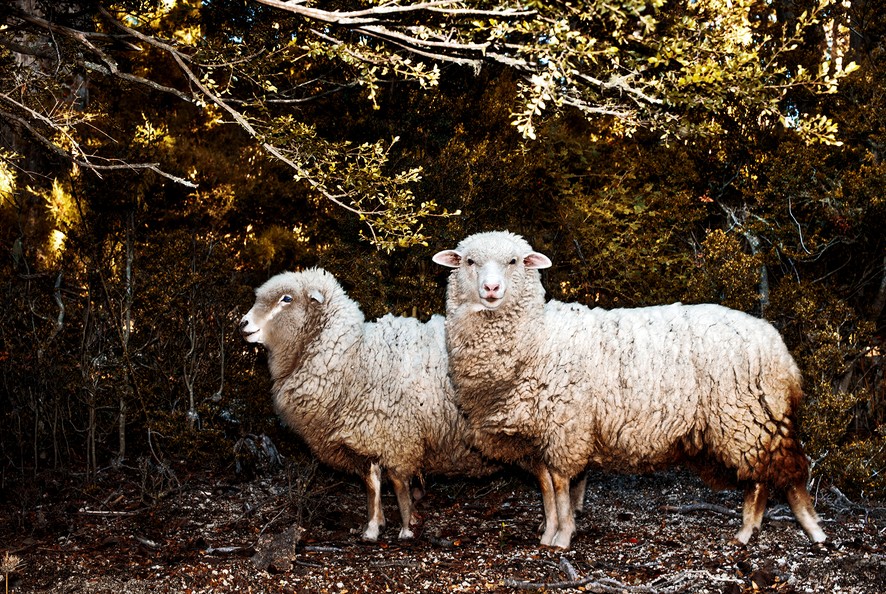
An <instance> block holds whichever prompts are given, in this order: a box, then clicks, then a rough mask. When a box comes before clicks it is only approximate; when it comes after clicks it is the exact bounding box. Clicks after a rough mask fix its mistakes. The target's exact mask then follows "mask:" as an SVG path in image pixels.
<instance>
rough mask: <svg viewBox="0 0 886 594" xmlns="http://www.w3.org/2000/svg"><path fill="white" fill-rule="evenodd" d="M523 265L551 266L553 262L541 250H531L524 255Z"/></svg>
mask: <svg viewBox="0 0 886 594" xmlns="http://www.w3.org/2000/svg"><path fill="white" fill-rule="evenodd" d="M523 265H524V266H526V268H550V267H551V265H552V262H551V260H550V258H548V257H547V256H545V255H544V254H542V253H540V252H529V253H528V254H526V255H525V256H523Z"/></svg>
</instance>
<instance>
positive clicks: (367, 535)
mask: <svg viewBox="0 0 886 594" xmlns="http://www.w3.org/2000/svg"><path fill="white" fill-rule="evenodd" d="M380 532H381V528H380V527H379V526H369V527H368V528H366V530H365V531H364V532H363V536H362V538H363V540H366V541H369V542H375V541H377V540H378V535H379V533H380Z"/></svg>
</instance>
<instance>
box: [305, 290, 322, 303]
mask: <svg viewBox="0 0 886 594" xmlns="http://www.w3.org/2000/svg"><path fill="white" fill-rule="evenodd" d="M308 297H310V298H311V299H313V300H314V301H316V302H317V303H323V302H324V301H326V296H325V295H324V294H323V293H321V292H320V289H311V290H310V291H308Z"/></svg>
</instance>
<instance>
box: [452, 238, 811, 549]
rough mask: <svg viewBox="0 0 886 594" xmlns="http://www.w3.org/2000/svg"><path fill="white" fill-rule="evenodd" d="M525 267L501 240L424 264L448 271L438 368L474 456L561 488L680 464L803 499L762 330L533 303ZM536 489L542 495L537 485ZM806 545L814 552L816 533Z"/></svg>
mask: <svg viewBox="0 0 886 594" xmlns="http://www.w3.org/2000/svg"><path fill="white" fill-rule="evenodd" d="M533 254H534V255H533ZM538 256H539V255H538V254H535V253H534V252H533V251H532V248H531V246H530V245H529V244H528V243H527V242H526V241H525V240H523V238H521V237H519V236H517V235H513V234H510V233H506V232H492V233H482V234H477V235H474V236H471V237H469V238H467V239H465V240H463V241H462V242H461V243H460V244H459V246H458V247H457V248H456V249H455V250H449V251H446V252H440V254H438V255H437V256H435V261H437V262H438V263H442V264H444V265H447V266H453V267H455V270H454V271H453V272H452V274H451V275H450V278H449V285H448V290H447V320H446V324H447V339H448V344H449V349H450V368H451V373H452V376H453V381H454V382H455V384H456V388H457V391H458V397H459V404H460V406H461V407H462V408H463V409H464V410H465V412H466V415H467V416H468V418H469V420H470V422H471V425H472V427H473V430H474V432H475V434H476V437H475V443H476V444H477V447H478V448H479V449H480V450H481V451H483V452H484V453H485V454H486V455H488V456H490V457H495V458H498V459H502V460H520V459H534V460H537V461H538V463H540V464H541V465H544V466H546V467H547V468H548V469H549V471H550V472H551V473H553V475H555V476H557V475H559V476H564V477H567V478H571V477H574V476H576V475H577V474H578V473H579V472H581V471H583V470H584V469H586V468H588V467H601V468H605V469H611V470H618V471H629V472H643V471H648V470H652V469H656V468H661V467H666V466H669V465H672V464H674V463H679V462H684V463H686V462H688V463H691V464H694V465H697V466H699V467H700V469H701V470H702V476H703V477H705V478H707V479H709V480H711V481H712V482H721V481H724V480H725V482H732V483H735V482H736V481H738V482H741V483H742V484H746V483H750V484H758V483H759V484H762V485H765V486H767V487H768V486H772V487H774V488H777V489H781V490H788V489H795V488H798V487H797V485H798V484H799V485H802V490H803V492H804V493H805V481H806V479H807V477H808V462H807V459H806V457H805V455H804V454H803V451H802V448H801V446H800V444H799V442H798V441H797V438H796V435H795V431H794V428H793V415H794V411H795V409H796V407H797V404H798V402H799V399H800V398H801V394H802V391H801V376H800V372H799V369H798V368H797V366H796V364H795V363H794V360H793V358H792V357H791V355H790V353H789V352H788V350H787V348H786V346H785V345H784V342H783V341H782V339H781V337H780V336H779V334H778V332H777V331H776V330H775V329H774V328H773V327H772V326H771V325H770V324H768V323H767V322H765V321H763V320H760V319H757V318H754V317H752V316H749V315H747V314H744V313H742V312H738V311H734V310H730V309H727V308H725V307H721V306H717V305H693V306H687V305H681V304H675V305H668V306H658V307H647V308H638V309H616V310H611V311H606V310H602V309H589V308H587V307H585V306H583V305H580V304H575V303H570V304H567V303H562V302H558V301H550V302H548V303H547V304H546V303H545V302H544V289H543V287H542V285H541V281H540V278H539V274H538V271H537V270H536V269H535V268H534V267H532V265H527V264H526V262H527V260H526V259H527V258H538ZM541 257H542V258H544V257H543V256H541ZM544 260H545V261H546V265H549V264H550V261H549V260H547V258H544ZM544 266H545V264H542V265H540V266H537V267H544ZM500 285H501V286H503V287H504V288H503V289H502V288H501V287H500ZM540 480H541V482H542V491H543V494H544V490H545V481H546V480H550V479H546V478H545V477H544V476H540ZM761 489H762V487H761ZM756 493H757V495H755V498H754V499H753V501H752V502H751V503H753V506H754V507H755V511H754V514H755V515H756V507H759V506H760V501H759V497H762V498H763V501H762V505H765V494H764V493H763V491H759V492H756ZM798 497H802V494H801V495H800V496H798ZM551 505H553V504H551ZM748 505H750V503H749V504H748ZM810 507H811V504H810ZM551 511H553V510H552V508H551V507H550V506H549V505H546V513H547V512H551ZM760 514H761V515H762V511H760ZM813 514H814V512H813ZM549 520H550V518H549ZM751 520H752V523H757V524H758V521H757V520H756V518H752V519H751ZM549 527H550V531H553V530H558V529H559V528H558V527H555V526H554V527H551V526H549ZM804 527H807V525H806V524H804ZM754 528H756V526H746V527H745V529H744V532H743V533H741V534H740V536H739V539H740V540H744V541H745V542H746V539H747V538H748V537H749V536H750V531H752V530H753V529H754ZM815 528H817V523H816V525H815ZM550 531H546V535H547V536H546V537H543V543H544V544H552V543H551V542H544V540H545V538H547V539H549V540H553V539H554V538H555V536H554V534H552V533H550ZM567 531H568V528H567ZM807 531H808V530H807ZM570 537H571V534H569V535H565V536H561V537H560V540H559V541H558V542H555V543H554V544H559V545H562V544H563V543H565V544H566V546H568V541H569V538H570ZM813 539H815V540H823V534H820V529H819V530H818V532H815V534H814V536H813Z"/></svg>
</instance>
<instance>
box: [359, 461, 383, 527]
mask: <svg viewBox="0 0 886 594" xmlns="http://www.w3.org/2000/svg"><path fill="white" fill-rule="evenodd" d="M363 480H365V481H366V507H367V508H368V509H369V523H368V524H367V525H366V530H364V531H363V538H364V539H365V540H369V541H373V542H374V541H376V540H378V534H379V532H381V529H382V528H384V527H385V514H384V512H383V511H382V507H381V467H380V466H379V465H378V464H377V463H376V462H373V463H372V464H370V465H369V472H368V473H366V476H365V477H363Z"/></svg>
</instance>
